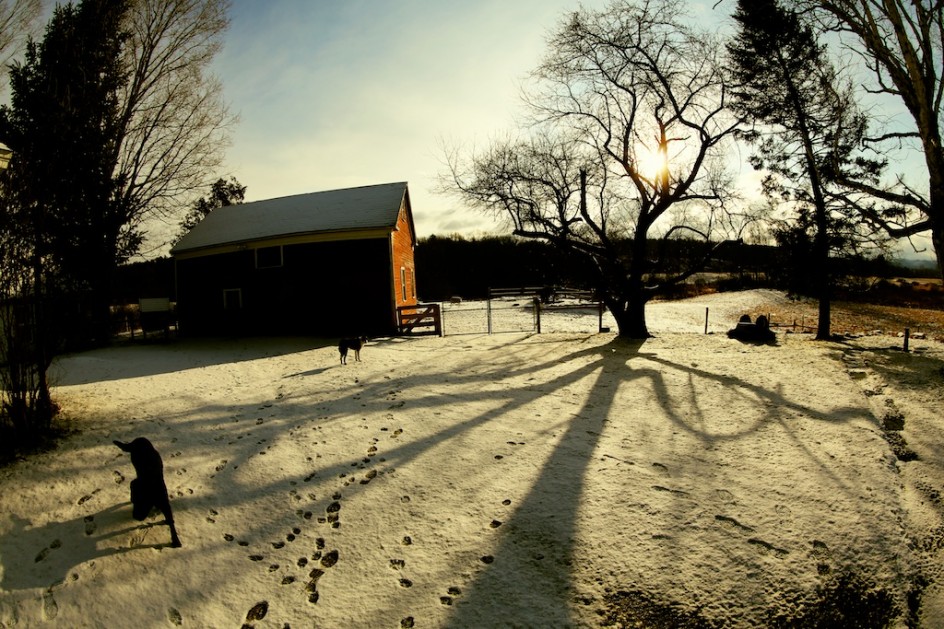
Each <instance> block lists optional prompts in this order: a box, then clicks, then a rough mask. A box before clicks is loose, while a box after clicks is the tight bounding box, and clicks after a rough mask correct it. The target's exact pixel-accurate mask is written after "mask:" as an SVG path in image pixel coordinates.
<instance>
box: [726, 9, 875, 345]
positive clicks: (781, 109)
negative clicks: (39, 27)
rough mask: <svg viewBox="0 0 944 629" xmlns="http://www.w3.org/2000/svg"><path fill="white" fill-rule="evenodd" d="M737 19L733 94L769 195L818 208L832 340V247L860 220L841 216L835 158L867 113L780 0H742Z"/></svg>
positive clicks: (817, 242)
mask: <svg viewBox="0 0 944 629" xmlns="http://www.w3.org/2000/svg"><path fill="white" fill-rule="evenodd" d="M734 19H735V21H736V22H737V24H738V33H737V36H736V38H735V40H734V42H733V43H731V44H730V45H729V46H728V50H729V53H730V56H731V61H732V63H731V66H732V73H733V75H734V78H735V84H736V85H737V87H736V89H735V98H736V102H737V108H738V109H739V111H740V112H741V113H742V115H744V116H745V118H747V119H749V120H752V121H753V122H754V124H753V126H752V127H751V128H750V129H748V130H747V131H745V132H744V134H743V135H744V137H746V138H747V139H748V140H749V141H751V142H752V143H754V145H755V147H756V153H755V154H754V155H753V156H752V158H751V160H752V163H753V165H754V167H755V168H757V169H764V170H766V171H767V172H768V176H767V177H766V179H765V182H764V183H765V189H766V191H767V192H768V194H769V195H771V196H777V197H780V198H782V199H784V200H787V201H789V202H792V203H794V204H796V206H797V208H798V214H799V215H801V216H802V215H803V214H804V213H810V214H812V225H813V226H814V230H813V242H812V255H813V257H814V259H815V265H816V266H817V267H818V272H817V276H816V277H815V278H814V279H815V292H816V295H817V297H818V298H819V319H818V325H817V333H816V338H818V339H827V338H829V337H830V287H831V283H832V282H831V278H830V251H831V249H833V248H834V247H835V246H836V245H837V242H836V239H837V236H838V235H839V234H841V233H843V232H847V231H848V230H849V228H850V227H854V226H853V225H851V224H850V223H849V221H847V220H845V219H844V218H843V215H842V209H843V208H841V207H837V205H836V203H835V201H836V200H837V199H838V198H840V197H837V196H834V195H833V194H832V193H831V192H830V189H829V188H830V184H831V183H833V182H834V176H833V175H834V173H836V172H837V170H838V166H837V165H838V164H844V163H849V162H851V161H853V160H854V159H855V158H854V152H855V150H856V147H857V146H858V144H859V140H860V139H861V137H862V136H863V134H864V132H865V121H864V117H863V116H862V115H861V114H860V113H859V112H858V110H857V108H856V106H855V102H854V99H853V92H852V89H851V87H850V86H849V85H848V83H845V82H843V81H842V80H841V79H840V77H839V76H838V74H837V72H836V70H835V69H834V67H833V66H832V65H831V64H830V62H829V61H828V58H827V54H826V50H825V47H824V46H822V45H820V44H819V43H818V41H817V37H816V34H815V32H814V30H813V29H812V28H811V27H810V26H809V25H807V24H805V23H804V22H803V21H802V20H801V17H800V15H798V14H797V13H796V12H793V11H789V10H787V9H785V8H784V7H783V6H781V4H780V3H779V2H778V0H738V5H737V10H736V12H735V14H734ZM855 161H856V162H857V163H859V164H860V165H862V164H865V162H861V160H855ZM870 166H875V165H874V164H872V165H870ZM875 167H877V166H875ZM810 209H811V210H812V211H811V212H809V210H810Z"/></svg>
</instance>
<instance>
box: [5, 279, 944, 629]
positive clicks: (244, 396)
mask: <svg viewBox="0 0 944 629" xmlns="http://www.w3.org/2000/svg"><path fill="white" fill-rule="evenodd" d="M777 298H778V296H777V294H776V293H771V292H769V291H750V292H744V293H733V294H725V295H715V296H709V297H703V298H699V299H694V300H688V301H684V302H669V303H656V304H652V305H651V306H650V307H649V309H648V312H649V323H650V328H651V330H652V332H653V333H655V334H656V337H655V338H653V339H650V340H647V341H646V342H644V343H642V342H639V343H633V342H625V341H619V340H617V339H616V338H615V335H614V334H613V333H609V334H596V333H595V330H596V325H595V323H594V319H595V315H593V314H584V315H582V316H576V315H574V318H573V327H572V329H571V331H567V330H557V331H553V332H551V333H544V334H541V335H537V334H530V333H525V332H518V333H505V334H494V335H491V336H489V335H485V334H474V333H468V334H463V335H457V336H446V337H444V338H436V337H423V338H388V339H376V340H373V341H372V342H371V343H369V344H368V345H367V347H365V349H364V350H363V352H362V362H359V363H355V362H354V361H353V357H349V361H350V362H349V364H348V365H346V366H341V365H339V364H338V355H337V349H336V347H334V345H333V343H331V342H330V341H329V340H321V339H249V340H202V341H174V342H170V343H166V344H163V343H158V344H136V345H130V346H122V347H114V348H109V349H105V350H100V351H93V352H87V353H82V354H76V355H71V356H65V357H62V358H61V359H60V360H59V361H58V362H57V363H56V364H55V365H54V369H53V376H54V379H55V382H56V387H55V391H54V394H55V397H56V399H57V401H59V403H60V404H61V405H62V407H63V415H64V417H66V418H67V419H68V422H69V423H70V425H71V426H73V427H74V428H75V429H76V431H77V432H76V433H75V434H74V435H72V436H70V437H68V438H67V439H65V440H64V441H63V442H62V443H61V445H60V447H59V448H58V449H57V450H55V451H52V452H48V453H45V454H41V455H36V456H32V457H30V458H28V459H26V460H22V461H19V462H17V463H15V464H14V465H12V466H9V467H7V468H5V469H2V470H0V627H14V626H16V627H34V626H62V627H119V626H120V627H160V626H175V625H181V626H185V627H188V626H189V627H236V626H240V625H241V624H243V623H246V624H249V625H254V626H256V627H285V626H291V627H313V626H314V627H409V626H416V627H491V626H528V627H565V626H601V625H606V624H612V625H621V624H622V625H623V626H672V619H673V618H675V619H676V624H682V621H683V620H684V621H685V622H688V623H690V624H688V625H686V626H693V627H695V626H728V627H759V626H770V625H776V624H777V623H778V622H779V621H782V620H784V619H787V618H793V619H803V618H805V619H807V620H808V623H807V625H804V626H817V625H815V624H813V620H812V619H814V618H817V619H820V620H822V619H823V618H828V614H829V613H832V614H834V617H835V614H837V613H841V611H842V610H843V609H845V610H846V611H849V610H850V609H854V610H855V612H856V613H859V614H860V617H868V618H871V619H873V620H876V619H877V620H876V621H878V620H882V619H884V618H887V617H888V616H889V614H888V613H886V612H887V611H888V610H890V609H896V610H897V612H898V613H897V615H896V616H895V618H894V619H893V620H892V621H891V624H892V625H893V626H904V625H905V623H906V621H907V620H908V617H909V597H910V599H911V600H912V605H911V606H912V607H915V604H914V601H916V600H919V598H920V600H921V601H922V607H921V612H920V613H921V616H920V626H924V627H940V626H944V587H942V581H941V579H942V578H944V571H942V569H941V565H942V564H944V561H942V559H944V558H942V555H941V553H942V547H944V507H942V503H941V490H942V485H944V448H942V446H941V444H942V443H944V424H942V420H941V418H940V417H939V415H940V409H941V408H944V393H942V390H944V387H942V381H944V371H942V369H944V347H942V346H941V345H940V344H935V343H933V342H930V341H915V342H913V343H912V350H913V351H912V352H910V353H908V354H905V353H904V352H902V351H900V349H897V348H896V346H900V344H901V343H900V340H899V339H893V338H890V337H867V338H863V339H856V340H850V341H848V342H843V343H818V342H813V341H811V340H810V338H809V337H808V336H799V335H778V338H777V343H776V345H759V346H758V345H750V344H742V343H740V342H737V341H734V340H731V339H728V338H727V337H726V335H724V334H723V332H724V331H725V330H727V329H728V328H730V327H732V326H733V324H734V322H735V321H736V319H737V316H738V315H740V314H741V313H744V312H747V313H751V314H761V313H754V312H752V310H751V308H752V306H754V305H757V304H761V303H764V304H770V303H772V300H776V299H777ZM706 308H708V309H709V331H710V332H712V334H708V335H705V334H704V333H703V332H704V325H705V309H706ZM765 314H766V313H765ZM568 316H570V315H568ZM588 322H589V324H588ZM557 323H559V321H558V322H555V324H557ZM606 324H608V323H605V325H606ZM448 325H449V324H448V319H447V332H448V331H449V330H448ZM609 325H612V324H611V323H609ZM561 327H567V326H561ZM613 329H615V327H614V328H613ZM886 416H898V417H901V416H903V417H904V422H905V423H904V430H903V431H901V432H900V433H894V434H899V435H901V436H903V437H904V440H906V441H907V445H906V446H905V445H903V444H899V453H901V451H902V449H904V450H906V451H907V450H909V449H910V451H911V452H913V453H914V454H916V455H917V457H918V458H917V460H912V461H907V462H905V461H899V460H898V459H897V458H896V456H895V455H894V454H893V450H892V448H891V446H890V445H889V442H888V441H887V439H886V438H885V436H884V434H883V429H882V422H881V420H882V418H883V417H886ZM139 436H145V437H148V438H149V439H150V440H151V441H152V442H153V443H154V445H155V446H156V447H157V449H158V450H159V451H160V452H161V454H162V455H163V459H164V474H165V478H166V480H167V485H168V488H169V489H170V492H171V503H172V506H173V508H174V515H175V517H176V523H177V528H178V531H179V533H180V537H181V540H182V542H183V547H182V548H179V549H178V548H170V547H169V545H168V544H169V540H170V537H169V532H168V529H167V527H166V526H163V525H161V522H162V519H161V518H160V517H159V516H158V517H155V518H154V519H152V520H150V521H147V522H145V523H139V522H136V521H134V520H133V519H132V518H131V507H130V503H129V502H128V499H129V490H128V484H129V481H130V480H131V478H133V476H134V472H133V469H132V468H131V464H130V460H129V458H128V456H127V454H124V453H123V452H121V451H120V450H119V449H118V448H116V447H115V446H114V445H112V440H113V439H119V440H123V441H128V440H131V439H133V438H135V437H139ZM906 458H908V457H906ZM922 583H924V584H926V587H924V588H923V589H922V588H921V587H920V584H922ZM823 610H826V611H825V612H824V611H823ZM837 610H839V611H837ZM863 610H865V611H863ZM817 614H818V615H817ZM862 614H871V615H870V616H868V615H866V616H862ZM660 619H661V620H660ZM657 620H658V621H660V622H665V623H668V624H663V625H660V624H658V623H657ZM634 623H637V624H634ZM647 623H648V624H647ZM698 623H701V624H698ZM818 626H828V625H827V624H820V625H818Z"/></svg>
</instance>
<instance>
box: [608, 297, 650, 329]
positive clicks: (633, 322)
mask: <svg viewBox="0 0 944 629" xmlns="http://www.w3.org/2000/svg"><path fill="white" fill-rule="evenodd" d="M646 301H647V300H646V299H645V298H644V297H642V296H638V297H631V298H630V299H628V300H626V301H621V302H617V303H612V302H606V306H607V308H609V310H610V312H611V313H612V314H613V318H614V319H616V327H617V328H618V334H619V336H620V337H622V338H627V339H647V338H650V337H651V336H652V335H651V334H649V328H648V327H647V326H646Z"/></svg>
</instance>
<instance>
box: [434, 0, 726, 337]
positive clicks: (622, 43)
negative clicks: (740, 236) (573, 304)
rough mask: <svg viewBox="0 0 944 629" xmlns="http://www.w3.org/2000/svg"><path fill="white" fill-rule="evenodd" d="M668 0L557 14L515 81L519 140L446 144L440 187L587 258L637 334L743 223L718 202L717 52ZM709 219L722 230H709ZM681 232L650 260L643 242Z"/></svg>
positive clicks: (614, 309)
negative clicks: (459, 148) (519, 89)
mask: <svg viewBox="0 0 944 629" xmlns="http://www.w3.org/2000/svg"><path fill="white" fill-rule="evenodd" d="M685 7H686V3H684V2H680V1H678V0H646V1H642V2H630V1H626V0H621V1H615V2H612V3H611V4H610V5H608V6H607V7H606V8H605V9H603V10H600V11H591V10H587V9H581V10H579V11H576V12H573V13H571V14H569V15H568V16H566V19H564V20H563V21H562V22H561V24H560V26H559V27H558V28H557V30H556V32H554V33H553V34H552V36H551V37H550V39H549V42H548V52H547V54H546V56H545V58H544V60H543V61H542V63H541V64H540V66H539V67H538V68H537V70H536V71H535V72H534V79H535V81H534V83H533V85H531V86H530V87H529V88H528V89H527V90H526V101H527V104H528V109H529V112H530V114H529V115H530V118H531V121H530V124H528V125H526V127H525V129H524V130H523V131H522V137H521V138H519V139H507V140H500V141H496V142H494V143H493V144H492V145H491V146H490V147H488V148H487V149H486V150H484V151H480V152H478V153H477V154H475V155H472V156H470V157H468V158H464V159H463V158H460V156H459V155H458V154H455V153H454V154H452V155H451V156H450V157H449V159H450V167H451V172H450V175H449V182H448V184H447V186H448V187H449V188H450V189H451V190H452V191H454V192H457V193H458V194H459V195H460V196H461V197H462V198H463V199H465V200H466V201H467V202H469V203H470V204H472V205H474V206H476V207H478V208H481V209H483V210H486V211H491V212H495V213H497V214H499V215H502V216H505V217H507V218H508V219H510V221H511V223H512V224H513V226H514V233H515V234H516V235H518V236H522V237H526V238H535V239H540V240H545V241H548V242H550V243H553V244H554V245H556V246H559V247H561V248H564V249H568V250H571V251H575V252H578V253H580V254H582V255H584V256H586V257H587V258H589V259H590V260H591V261H592V262H593V264H594V266H595V268H596V269H597V271H598V279H597V282H598V289H599V291H600V294H601V297H602V298H603V300H604V302H605V304H606V306H607V307H608V309H609V310H610V312H611V313H612V314H613V316H614V318H615V319H616V322H617V325H618V326H619V334H620V335H621V336H625V337H631V338H645V337H647V336H649V330H648V326H647V324H646V314H645V306H646V303H647V302H648V301H649V300H650V299H651V298H652V297H654V296H656V295H658V294H659V293H660V292H661V291H665V290H667V289H668V288H670V287H672V286H673V285H675V284H678V283H680V282H682V281H684V280H685V279H687V278H689V277H691V275H692V274H693V273H694V272H696V271H697V270H699V269H700V268H702V267H703V264H704V262H705V261H706V260H707V258H708V256H710V254H711V252H712V250H713V249H714V248H715V247H717V246H718V244H719V242H721V241H722V240H723V237H722V236H720V234H728V235H731V234H734V235H736V233H737V231H738V229H737V228H738V227H743V221H741V218H743V217H740V216H736V215H735V214H734V213H732V212H730V211H729V209H730V207H729V206H728V205H727V203H728V202H729V201H730V200H731V198H732V193H731V190H732V187H731V181H730V178H729V177H728V175H727V173H726V171H725V169H724V154H725V151H726V149H727V148H729V147H727V146H726V140H728V139H729V138H731V137H732V136H733V134H734V132H735V129H736V128H737V124H738V121H737V120H736V118H735V116H734V115H733V114H732V112H731V110H730V109H729V107H728V102H727V101H728V97H729V96H728V92H727V87H726V85H725V74H724V72H722V68H721V59H722V48H721V46H720V43H719V42H718V41H717V40H716V39H715V38H714V36H712V35H710V34H709V33H707V32H702V31H698V30H696V29H694V28H692V27H691V26H690V20H689V19H688V17H687V16H686V14H685ZM722 227H725V228H728V229H720V228H722ZM657 237H661V238H662V239H664V241H667V240H676V243H675V244H676V246H674V247H672V248H671V250H672V251H673V252H674V253H677V252H678V251H679V250H680V249H681V248H680V247H679V246H678V240H679V239H682V238H685V239H688V248H689V250H690V252H691V254H692V255H691V256H690V257H688V258H687V259H685V260H682V259H680V258H678V257H677V256H670V257H662V256H660V253H662V252H665V251H668V250H669V249H668V248H654V247H653V242H652V241H653V239H654V238H657Z"/></svg>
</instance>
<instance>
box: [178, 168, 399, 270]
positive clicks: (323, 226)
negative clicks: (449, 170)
mask: <svg viewBox="0 0 944 629" xmlns="http://www.w3.org/2000/svg"><path fill="white" fill-rule="evenodd" d="M407 199H408V195H407V184H406V182H398V183H387V184H379V185H373V186H362V187H359V188H345V189H341V190H327V191H324V192H311V193H308V194H298V195H294V196H290V197H280V198H277V199H266V200H264V201H253V202H250V203H241V204H239V205H229V206H225V207H221V208H217V209H215V210H213V211H212V212H210V214H208V215H207V217H206V218H204V219H203V220H202V221H200V223H198V224H197V226H196V227H194V228H193V229H192V230H191V231H190V232H189V233H188V234H187V235H185V236H184V237H183V238H181V239H180V241H179V242H178V243H177V244H176V245H175V246H174V247H173V248H172V249H171V254H174V255H176V254H181V253H186V252H194V251H196V250H200V249H213V248H217V247H224V246H231V245H238V244H246V243H251V242H255V241H260V240H272V239H277V238H285V237H291V236H304V235H314V234H329V233H338V232H347V231H351V232H365V231H371V230H385V231H388V232H389V231H392V230H394V229H395V228H396V225H397V217H398V216H399V213H400V208H401V207H402V206H403V205H404V203H408V201H407ZM410 221H411V228H412V217H410Z"/></svg>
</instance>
